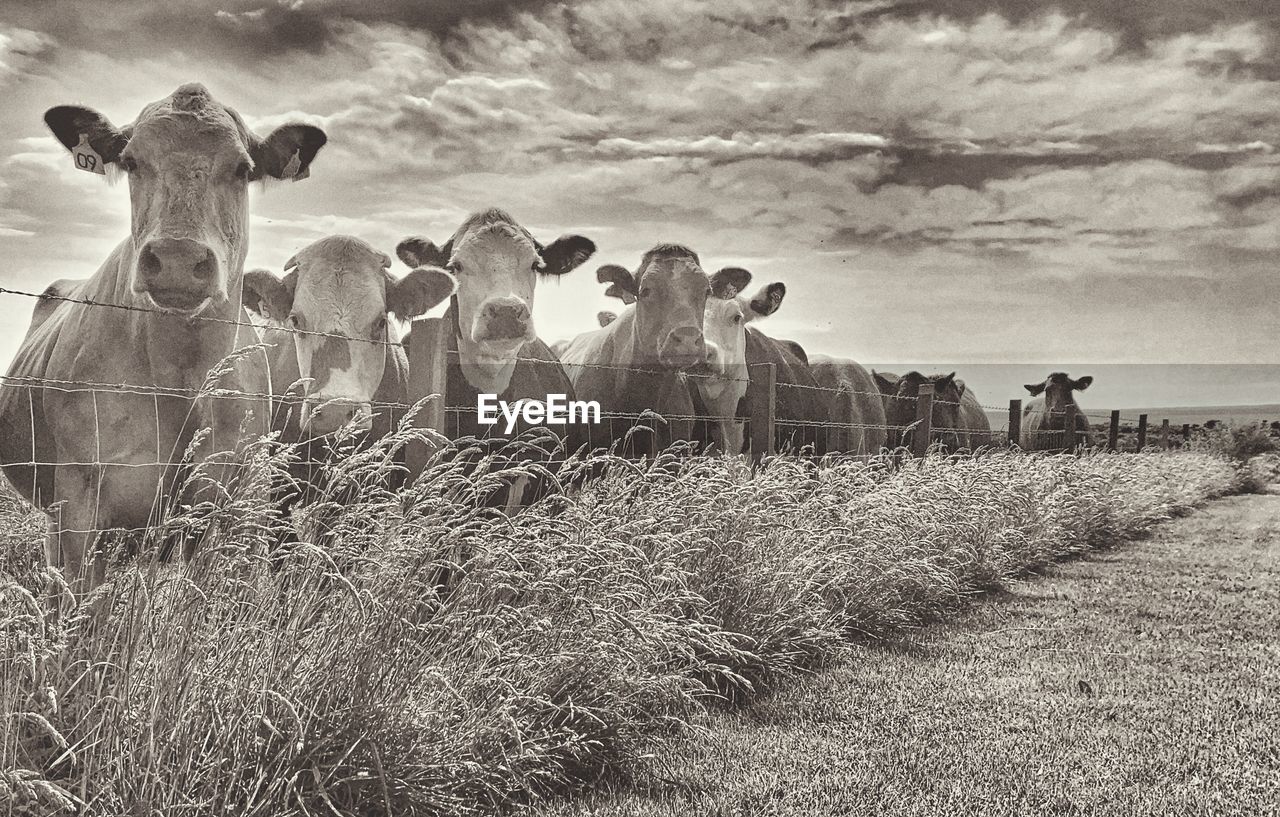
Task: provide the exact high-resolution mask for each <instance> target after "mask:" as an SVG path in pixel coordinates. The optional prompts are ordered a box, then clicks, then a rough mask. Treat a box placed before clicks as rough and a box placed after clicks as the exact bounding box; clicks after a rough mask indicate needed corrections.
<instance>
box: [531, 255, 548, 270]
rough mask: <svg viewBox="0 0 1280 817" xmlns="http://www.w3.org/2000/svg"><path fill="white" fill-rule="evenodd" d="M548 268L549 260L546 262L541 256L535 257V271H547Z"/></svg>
mask: <svg viewBox="0 0 1280 817" xmlns="http://www.w3.org/2000/svg"><path fill="white" fill-rule="evenodd" d="M546 269H547V262H546V261H543V260H542V259H541V258H535V259H533V271H534V272H545V271H546Z"/></svg>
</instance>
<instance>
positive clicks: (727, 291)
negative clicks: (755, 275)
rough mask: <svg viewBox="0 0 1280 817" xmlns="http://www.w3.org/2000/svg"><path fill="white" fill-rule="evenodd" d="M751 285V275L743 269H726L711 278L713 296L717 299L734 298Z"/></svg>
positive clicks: (717, 271) (718, 271)
mask: <svg viewBox="0 0 1280 817" xmlns="http://www.w3.org/2000/svg"><path fill="white" fill-rule="evenodd" d="M750 283H751V273H750V272H748V271H747V270H744V269H743V268H742V267H725V268H724V269H720V270H716V272H715V274H714V275H712V276H711V294H712V295H714V296H716V297H717V298H734V297H737V295H738V293H739V292H742V291H743V290H744V289H746V288H747V286H748V285H749V284H750Z"/></svg>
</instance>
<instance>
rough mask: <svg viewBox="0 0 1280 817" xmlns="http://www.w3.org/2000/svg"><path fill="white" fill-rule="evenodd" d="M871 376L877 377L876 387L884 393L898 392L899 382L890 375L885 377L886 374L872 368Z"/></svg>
mask: <svg viewBox="0 0 1280 817" xmlns="http://www.w3.org/2000/svg"><path fill="white" fill-rule="evenodd" d="M871 377H872V378H874V379H875V381H876V388H878V389H879V390H880V392H881V393H882V394H897V393H898V382H897V381H896V380H894V379H892V378H889V377H885V376H884V375H882V374H880V373H879V372H877V371H876V370H875V369H872V370H871Z"/></svg>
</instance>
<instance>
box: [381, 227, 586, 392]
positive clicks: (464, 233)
mask: <svg viewBox="0 0 1280 817" xmlns="http://www.w3.org/2000/svg"><path fill="white" fill-rule="evenodd" d="M595 251H596V245H595V244H594V243H592V242H591V241H590V240H589V239H586V238H583V237H582V236H580V235H569V236H563V237H561V238H557V239H556V240H555V241H553V242H551V243H550V244H546V245H543V244H542V243H540V242H539V241H538V240H537V239H535V238H534V237H533V236H532V235H531V234H530V233H529V231H528V230H526V229H525V228H524V227H522V226H520V224H519V223H517V222H516V220H515V219H513V218H512V217H511V216H510V215H508V214H507V213H505V212H503V211H502V210H497V209H492V210H486V211H484V212H481V213H475V214H473V215H472V216H470V217H469V218H468V219H467V220H466V221H465V222H464V223H463V224H462V226H461V227H459V228H458V230H457V232H455V233H454V234H453V237H452V238H450V239H449V241H448V242H446V243H445V245H444V246H443V247H437V246H436V245H435V244H433V243H432V242H431V241H428V240H427V239H425V238H406V239H404V240H403V241H401V242H400V244H399V246H397V247H396V254H397V255H399V256H400V260H402V261H404V262H405V263H406V264H408V265H409V266H413V267H417V266H423V265H426V264H431V265H435V266H438V267H443V268H444V269H447V270H449V271H450V272H452V273H453V274H454V275H455V276H456V277H457V279H458V291H457V294H456V295H455V304H456V309H455V314H456V316H457V319H458V336H459V341H460V343H459V349H458V351H459V353H460V355H461V357H462V361H463V363H464V365H474V364H483V365H486V366H489V367H495V366H496V367H502V366H508V365H510V364H512V363H514V362H515V359H516V355H517V353H518V352H519V351H520V347H522V346H524V344H526V343H528V342H530V341H532V340H534V339H535V338H537V333H536V332H535V330H534V325H533V298H534V287H535V284H536V283H537V280H538V278H539V277H541V276H559V275H564V274H565V273H566V272H569V271H571V270H573V269H575V268H576V267H578V266H579V265H580V264H582V262H584V261H586V260H587V259H588V258H590V257H591V254H592V253H594V252H595Z"/></svg>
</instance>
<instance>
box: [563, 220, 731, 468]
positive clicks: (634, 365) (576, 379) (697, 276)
mask: <svg viewBox="0 0 1280 817" xmlns="http://www.w3.org/2000/svg"><path fill="white" fill-rule="evenodd" d="M596 280H598V281H600V282H601V283H608V284H609V288H608V290H606V293H607V294H609V295H612V296H616V297H619V298H622V299H624V300H631V299H632V298H634V299H635V303H634V305H632V306H631V307H629V308H628V309H627V310H626V311H624V312H623V313H622V314H621V315H619V316H618V319H617V320H615V321H613V322H612V323H610V324H609V325H607V326H604V327H602V328H600V329H596V330H594V331H592V332H587V333H584V334H581V335H578V336H577V337H575V338H573V339H572V340H571V341H569V342H568V343H567V344H564V349H563V352H562V353H561V356H560V359H561V361H562V362H563V363H564V366H565V371H566V372H568V375H569V378H570V380H572V381H573V386H574V390H575V391H576V392H577V396H578V399H580V400H595V401H597V402H599V404H600V406H601V409H602V411H603V412H604V413H605V414H640V413H642V412H645V411H653V412H656V413H657V414H660V415H662V416H663V417H664V418H665V420H666V422H665V424H663V423H659V422H657V421H637V420H634V419H627V418H617V419H616V421H614V422H608V421H607V422H605V423H602V424H601V426H599V427H598V433H597V434H596V435H595V436H594V437H593V439H592V443H593V444H594V445H608V444H610V443H612V442H614V441H618V440H621V439H623V438H624V436H625V435H626V434H627V432H628V431H630V430H631V429H632V428H634V427H635V426H636V425H637V424H641V425H645V426H649V427H654V426H655V425H656V428H655V433H656V439H654V440H653V441H654V443H655V444H656V445H657V446H658V447H660V448H663V447H666V446H667V445H669V444H670V443H671V442H672V441H674V440H687V439H689V438H690V437H691V435H692V432H693V423H692V416H693V409H694V407H693V400H692V397H691V395H690V392H689V388H688V385H687V384H686V383H685V380H684V378H683V377H682V376H681V375H682V374H683V373H684V372H688V371H695V372H706V371H707V349H706V341H705V339H704V337H703V333H702V327H703V319H704V313H705V309H706V302H707V297H708V296H709V295H710V294H711V282H710V279H709V278H708V276H707V274H706V273H705V272H704V271H703V269H702V265H701V262H700V261H699V259H698V256H697V254H696V253H694V252H693V251H692V250H690V249H689V248H687V247H683V246H680V245H678V244H659V245H658V246H656V247H654V248H653V249H651V250H649V251H648V252H646V253H645V254H644V257H643V258H642V259H641V260H640V266H639V267H638V268H637V269H636V271H635V273H634V274H633V273H632V272H630V271H628V270H627V269H625V268H623V267H620V266H617V265H615V264H608V265H605V266H603V267H601V268H600V269H599V270H597V271H596ZM641 433H643V432H641ZM637 442H640V441H639V440H637ZM648 442H649V440H648V439H647V438H646V439H645V440H644V441H643V442H642V445H641V447H640V449H639V450H640V451H644V450H647V446H648Z"/></svg>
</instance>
